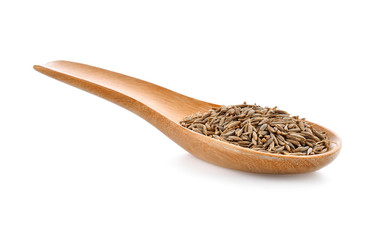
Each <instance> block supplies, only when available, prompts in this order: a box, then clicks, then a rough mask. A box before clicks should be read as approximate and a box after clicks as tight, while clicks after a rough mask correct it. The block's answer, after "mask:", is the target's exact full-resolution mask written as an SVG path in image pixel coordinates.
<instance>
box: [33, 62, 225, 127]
mask: <svg viewBox="0 0 388 240" xmlns="http://www.w3.org/2000/svg"><path fill="white" fill-rule="evenodd" d="M34 69H35V70H37V71H39V72H41V73H43V74H45V75H47V76H49V77H52V78H55V79H57V80H59V81H62V82H65V83H67V84H69V85H72V86H74V87H77V88H80V89H82V90H85V91H87V92H90V93H92V94H94V95H97V96H99V97H102V98H104V99H106V100H108V101H111V102H113V103H115V104H117V105H120V106H122V107H124V108H126V109H128V110H130V111H132V112H133V113H135V114H137V115H138V116H140V117H142V118H143V119H145V120H147V121H149V122H151V124H154V123H153V122H154V121H153V120H155V119H154V118H155V116H156V115H161V116H163V117H166V118H168V119H170V120H172V121H173V122H175V123H178V122H179V121H180V120H181V119H182V118H183V117H184V116H187V115H190V114H192V113H196V112H198V111H199V110H201V109H202V110H204V111H207V110H208V109H210V108H211V107H214V106H218V105H215V104H211V103H206V102H203V101H200V100H197V99H194V98H190V97H187V96H184V95H182V94H179V93H177V92H174V91H171V90H169V89H166V88H164V87H161V86H158V85H155V84H152V83H149V82H146V81H143V80H140V79H137V78H134V77H130V76H126V75H123V74H120V73H116V72H112V71H108V70H105V69H101V68H97V67H93V66H89V65H85V64H80V63H74V62H69V61H54V62H50V63H47V64H45V65H35V66H34ZM161 116H158V117H161Z"/></svg>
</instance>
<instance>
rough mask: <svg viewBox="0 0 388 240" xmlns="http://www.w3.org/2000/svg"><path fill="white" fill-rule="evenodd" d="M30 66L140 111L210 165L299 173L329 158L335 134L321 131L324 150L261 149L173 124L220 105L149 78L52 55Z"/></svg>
mask: <svg viewBox="0 0 388 240" xmlns="http://www.w3.org/2000/svg"><path fill="white" fill-rule="evenodd" d="M34 69H35V70H37V71H39V72H41V73H43V74H45V75H47V76H50V77H52V78H55V79H57V80H59V81H62V82H65V83H67V84H70V85H72V86H74V87H77V88H80V89H83V90H85V91H87V92H90V93H92V94H95V95H97V96H99V97H102V98H105V99H106V100H109V101H111V102H113V103H116V104H118V105H120V106H122V107H124V108H125V109H128V110H130V111H132V112H133V113H135V114H137V115H138V116H140V117H142V118H143V119H145V120H146V121H148V122H149V123H151V124H152V125H153V126H155V127H156V128H157V129H159V130H160V131H161V132H163V133H164V134H165V135H167V136H168V137H169V138H171V139H172V140H173V141H174V142H176V143H177V144H178V145H180V146H181V147H182V148H184V149H185V150H186V151H188V152H190V153H191V154H193V155H194V156H196V157H198V158H200V159H203V160H205V161H208V162H210V163H214V164H216V165H219V166H222V167H226V168H232V169H238V170H242V171H247V172H255V173H273V174H286V173H304V172H312V171H315V170H318V169H320V168H322V167H324V166H326V165H327V164H329V163H330V162H331V161H333V160H334V159H335V158H336V157H337V155H338V153H339V151H340V149H341V139H340V138H339V137H338V136H337V135H336V134H335V133H333V132H332V131H330V130H328V129H326V128H324V127H321V126H319V125H315V126H316V127H317V128H318V130H321V131H325V132H326V133H327V135H328V137H329V139H330V141H331V142H332V143H331V145H330V149H329V151H327V152H326V153H323V154H317V155H309V156H288V155H278V154H270V153H262V152H257V151H254V150H250V149H248V148H243V147H239V146H235V145H233V144H229V143H225V142H221V141H219V140H215V139H213V138H210V137H207V136H204V135H201V134H198V133H196V132H193V131H191V130H188V129H186V128H184V127H182V126H180V125H179V121H180V120H182V119H183V118H184V117H185V116H188V115H191V114H193V113H198V112H206V111H208V110H210V109H211V108H213V107H219V106H220V105H217V104H212V103H208V102H203V101H200V100H197V99H194V98H190V97H187V96H184V95H182V94H179V93H176V92H174V91H171V90H169V89H166V88H163V87H160V86H157V85H155V84H152V83H149V82H146V81H143V80H140V79H137V78H133V77H129V76H126V75H123V74H119V73H115V72H111V71H108V70H104V69H101V68H97V67H92V66H88V65H85V64H80V63H74V62H68V61H54V62H50V63H47V64H45V65H35V66H34Z"/></svg>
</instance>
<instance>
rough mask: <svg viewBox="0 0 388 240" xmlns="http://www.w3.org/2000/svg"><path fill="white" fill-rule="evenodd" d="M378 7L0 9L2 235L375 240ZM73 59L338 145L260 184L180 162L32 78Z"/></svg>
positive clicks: (379, 183) (384, 23) (136, 121)
mask: <svg viewBox="0 0 388 240" xmlns="http://www.w3.org/2000/svg"><path fill="white" fill-rule="evenodd" d="M387 12H388V5H387V2H386V1H341V0H335V1H122V2H120V1H62V2H56V1H40V0H35V1H13V2H12V3H11V1H7V2H6V3H2V6H1V8H0V22H1V23H0V24H1V25H0V26H1V38H0V43H1V44H0V50H1V51H0V63H1V77H0V81H1V86H0V98H1V99H0V100H1V101H0V104H1V113H0V114H1V119H0V141H1V142H0V239H2V240H7V239H39V240H43V239H333V238H338V239H354V238H355V237H359V238H362V239H387V237H388V234H387V230H386V229H384V228H386V227H387V214H388V207H387V202H388V198H387V195H386V193H387V182H388V181H387V180H388V175H387V168H388V157H387V134H388V131H387V107H386V104H387V102H388V101H387V100H388V97H387V87H386V85H384V83H385V82H386V81H387V80H388V71H387V64H388V57H387V56H388V47H387V46H388V31H387V30H388V14H387ZM59 59H63V60H70V61H76V62H82V63H86V64H90V65H94V66H98V67H103V68H106V69H110V70H113V71H117V72H121V73H124V74H127V75H131V76H134V77H138V78H141V79H144V80H147V81H150V82H152V83H156V84H158V85H161V86H164V87H167V88H170V89H172V90H174V91H177V92H180V93H183V94H185V95H188V96H191V97H195V98H198V99H201V100H205V101H209V102H214V103H219V104H226V105H227V104H238V103H241V102H242V101H247V102H248V103H257V104H259V105H262V106H275V105H277V106H278V107H279V108H280V109H284V110H287V111H289V112H290V113H291V114H294V115H300V116H303V117H306V118H307V119H308V120H311V121H313V122H317V123H319V124H321V125H323V126H326V127H328V128H330V129H332V130H334V131H335V132H336V133H337V134H338V135H339V136H340V137H341V138H342V140H343V149H342V152H341V153H340V155H339V157H338V158H337V159H336V160H335V161H334V162H333V163H332V164H330V165H329V166H327V167H325V168H323V169H321V170H319V171H317V172H314V173H310V174H303V175H291V176H290V175H286V176H273V175H259V174H250V173H244V172H238V171H233V170H228V169H224V168H221V167H218V166H214V165H211V164H208V163H206V162H203V161H201V160H199V159H196V158H195V157H193V156H191V155H190V154H188V153H187V152H185V151H184V150H183V149H181V148H180V147H179V146H177V145H176V144H175V143H174V142H172V141H171V140H169V139H168V138H167V137H166V136H164V135H163V134H162V133H160V132H159V131H158V130H156V129H155V128H154V127H152V126H151V125H149V124H148V123H147V122H145V121H144V120H142V119H141V118H139V117H137V116H136V115H134V114H132V113H131V112H128V111H126V110H125V109H122V108H120V107H118V106H116V105H113V104H112V103H110V102H107V101H105V100H103V99H100V98H97V97H95V96H93V95H90V94H88V93H86V92H83V91H81V90H78V89H75V88H73V87H71V86H68V85H65V84H63V83H61V82H58V81H56V80H53V79H50V78H48V77H46V76H44V75H41V74H39V73H38V72H35V71H34V70H33V69H32V66H33V65H34V64H44V63H46V62H49V61H52V60H59Z"/></svg>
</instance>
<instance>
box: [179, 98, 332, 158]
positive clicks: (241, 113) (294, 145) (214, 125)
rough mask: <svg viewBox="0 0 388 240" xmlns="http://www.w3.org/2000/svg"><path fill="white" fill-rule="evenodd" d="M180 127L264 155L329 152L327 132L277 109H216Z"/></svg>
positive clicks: (247, 107)
mask: <svg viewBox="0 0 388 240" xmlns="http://www.w3.org/2000/svg"><path fill="white" fill-rule="evenodd" d="M180 124H181V125H182V126H183V127H186V128H188V129H190V130H192V131H194V132H197V133H199V134H203V135H206V136H209V137H212V138H214V139H217V140H220V141H224V142H228V143H231V144H234V145H238V146H241V147H246V148H251V149H252V150H255V151H260V152H271V153H276V154H288V155H298V156H299V155H313V154H320V153H324V152H327V151H328V149H329V146H330V141H329V139H328V137H327V135H326V133H325V132H320V131H318V130H317V129H315V128H314V127H313V126H312V124H310V123H308V122H306V121H305V119H304V118H299V117H298V116H290V114H288V113H287V112H286V111H283V110H278V109H277V107H274V108H268V107H265V108H264V107H260V106H257V105H248V104H246V103H245V102H244V104H240V105H234V106H221V107H219V108H212V109H210V110H209V111H208V112H206V113H197V114H193V115H190V116H187V117H185V118H184V119H183V120H182V121H181V122H180Z"/></svg>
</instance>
